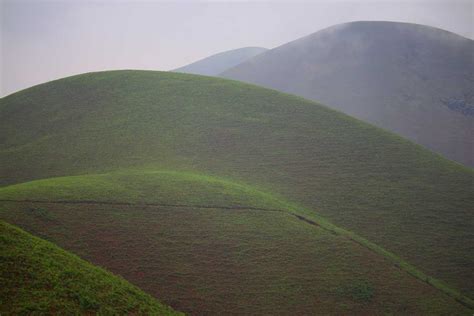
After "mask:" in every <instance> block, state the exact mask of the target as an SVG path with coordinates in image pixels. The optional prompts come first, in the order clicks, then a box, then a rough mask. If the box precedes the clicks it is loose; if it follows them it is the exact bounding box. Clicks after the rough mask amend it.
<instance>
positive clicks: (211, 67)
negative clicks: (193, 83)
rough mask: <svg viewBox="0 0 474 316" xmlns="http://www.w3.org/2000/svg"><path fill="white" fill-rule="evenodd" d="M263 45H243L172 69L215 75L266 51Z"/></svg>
mask: <svg viewBox="0 0 474 316" xmlns="http://www.w3.org/2000/svg"><path fill="white" fill-rule="evenodd" d="M266 50H267V49H266V48H263V47H243V48H238V49H232V50H229V51H225V52H222V53H218V54H214V55H212V56H209V57H206V58H204V59H201V60H198V61H196V62H193V63H191V64H189V65H186V66H183V67H180V68H178V69H175V70H173V71H176V72H183V73H189V74H196V75H205V76H217V75H218V74H220V73H221V72H223V71H226V70H227V69H230V68H232V67H235V66H237V65H238V64H240V63H243V62H244V61H246V60H248V59H250V58H252V57H254V56H256V55H258V54H261V53H263V52H264V51H266Z"/></svg>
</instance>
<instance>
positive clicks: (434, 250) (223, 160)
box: [0, 71, 474, 297]
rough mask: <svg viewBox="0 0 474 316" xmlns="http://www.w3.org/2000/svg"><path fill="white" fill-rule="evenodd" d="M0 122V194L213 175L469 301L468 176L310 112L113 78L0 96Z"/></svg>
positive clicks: (254, 91)
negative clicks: (59, 180) (180, 174)
mask: <svg viewBox="0 0 474 316" xmlns="http://www.w3.org/2000/svg"><path fill="white" fill-rule="evenodd" d="M341 93H343V92H341ZM0 123H1V124H0V144H1V145H0V168H1V169H0V174H1V175H2V179H1V184H2V185H3V186H7V185H10V184H16V183H21V182H26V181H30V180H34V179H44V178H50V177H54V176H70V175H79V174H91V173H101V172H106V171H116V170H122V169H124V168H127V169H128V168H132V169H133V168H134V169H139V170H177V171H193V172H198V173H201V174H208V175H214V176H219V177H222V178H225V179H230V180H231V181H238V182H243V183H247V184H250V185H252V186H254V187H256V188H259V189H263V191H266V192H271V193H272V194H273V195H275V196H278V197H282V198H284V199H285V200H287V201H289V202H293V203H296V204H298V205H300V206H302V207H303V208H304V209H305V211H304V212H305V214H306V215H308V216H311V214H313V215H314V214H318V215H322V216H324V217H325V218H327V219H329V220H330V221H331V222H333V223H334V224H336V225H339V226H341V227H343V228H345V229H348V230H350V231H353V232H354V233H356V234H358V235H360V236H362V237H364V238H366V239H368V240H370V241H371V242H374V243H376V244H378V245H379V246H382V247H383V248H385V249H387V250H389V251H391V252H392V253H395V254H396V255H398V256H399V257H401V258H403V259H405V260H406V261H408V262H409V263H411V264H413V265H414V266H416V267H418V268H419V269H420V270H422V271H423V272H425V273H426V274H428V275H431V276H433V277H436V278H438V279H441V280H443V281H445V282H446V283H447V284H449V285H450V286H451V287H453V288H456V289H459V290H461V291H462V292H463V293H464V294H466V295H469V296H471V297H473V296H474V288H473V284H474V275H473V274H472V271H471V263H472V262H473V261H474V253H473V252H472V251H471V250H472V249H471V248H470V247H471V246H470V245H472V244H473V243H474V233H473V232H474V224H473V221H472V213H473V208H472V205H474V198H473V196H472V186H473V179H474V177H473V172H472V170H470V169H467V168H465V167H462V166H460V165H458V164H456V163H453V162H450V161H448V160H446V159H443V158H441V157H440V156H437V155H435V154H433V153H431V152H429V151H427V150H425V149H423V148H421V147H420V146H417V145H415V144H413V143H411V142H408V141H406V140H404V139H402V138H399V137H397V136H394V135H393V134H390V133H387V132H384V131H382V130H380V129H377V128H375V127H372V126H370V125H368V124H365V123H362V122H360V121H357V120H355V119H352V118H350V117H348V116H345V115H343V114H340V113H337V112H334V111H332V110H329V109H327V108H326V107H323V106H321V105H318V104H316V103H314V102H310V101H307V100H304V99H301V98H298V97H294V96H290V95H286V94H282V93H278V92H276V91H273V90H268V89H263V88H259V87H255V86H252V85H247V84H243V83H238V82H234V81H227V80H222V79H215V78H208V77H200V76H192V75H184V74H175V73H163V72H147V71H113V72H101V73H92V74H84V75H80V76H74V77H70V78H65V79H62V80H58V81H54V82H50V83H47V84H43V85H39V86H36V87H33V88H31V89H27V90H24V91H21V92H19V93H15V94H13V95H10V96H8V97H5V98H3V99H1V100H0Z"/></svg>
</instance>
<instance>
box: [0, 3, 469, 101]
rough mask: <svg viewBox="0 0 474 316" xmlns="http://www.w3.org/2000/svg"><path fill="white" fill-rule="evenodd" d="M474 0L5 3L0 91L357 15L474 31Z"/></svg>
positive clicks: (168, 64)
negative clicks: (473, 26) (473, 20)
mask: <svg viewBox="0 0 474 316" xmlns="http://www.w3.org/2000/svg"><path fill="white" fill-rule="evenodd" d="M472 9H473V5H472V2H470V1H451V0H450V1H396V2H394V1H331V2H329V1H316V2H300V3H294V2H261V1H260V2H243V1H235V2H226V3H223V2H204V1H179V2H174V3H172V2H161V1H145V2H132V1H129V2H127V1H120V2H115V1H114V2H112V1H10V0H3V1H2V2H1V25H0V26H1V31H0V34H1V37H0V38H1V41H0V44H1V56H0V59H1V82H0V95H1V96H5V95H8V94H11V93H13V92H16V91H18V90H21V89H24V88H27V87H30V86H33V85H36V84H39V83H43V82H47V81H50V80H54V79H58V78H62V77H65V76H71V75H74V74H79V73H84V72H91V71H101V70H112V69H150V70H170V69H175V68H178V67H181V66H183V65H186V64H188V63H190V62H193V61H196V60H198V59H201V58H204V57H207V56H209V55H212V54H215V53H218V52H222V51H226V50H229V49H235V48H239V47H246V46H258V47H265V48H274V47H277V46H279V45H282V44H284V43H286V42H288V41H291V40H294V39H296V38H299V37H302V36H305V35H308V34H311V33H313V32H316V31H318V30H321V29H324V28H326V27H329V26H332V25H335V24H339V23H344V22H350V21H357V20H389V21H400V22H411V23H419V24H425V25H430V26H434V27H438V28H442V29H445V30H448V31H451V32H454V33H457V34H460V35H462V36H464V37H468V38H473V30H472V19H473V13H472V12H473V10H472Z"/></svg>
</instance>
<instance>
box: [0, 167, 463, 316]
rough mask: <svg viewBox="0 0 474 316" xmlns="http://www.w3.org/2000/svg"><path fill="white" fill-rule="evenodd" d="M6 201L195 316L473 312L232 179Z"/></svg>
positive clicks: (79, 183) (52, 186) (155, 180)
mask: <svg viewBox="0 0 474 316" xmlns="http://www.w3.org/2000/svg"><path fill="white" fill-rule="evenodd" d="M0 199H1V200H2V203H1V206H0V215H1V216H2V217H3V218H5V219H7V220H8V221H11V222H14V223H18V224H20V225H22V226H23V227H25V228H26V229H28V230H30V231H33V232H35V233H37V234H42V235H45V236H46V237H47V238H48V239H51V240H53V241H55V242H57V243H58V244H60V245H61V246H63V247H65V248H67V249H69V250H71V251H73V252H75V253H77V254H79V255H80V256H82V257H84V258H86V259H88V260H90V261H91V262H93V263H95V264H98V265H101V266H105V267H107V268H109V269H110V270H111V271H113V272H114V273H117V274H120V275H122V276H124V277H125V278H126V279H128V280H130V281H131V282H133V283H134V284H137V285H138V286H140V287H141V288H142V289H144V290H145V291H147V292H148V293H150V294H152V295H154V296H157V297H160V298H161V299H163V301H164V302H166V303H168V304H170V305H172V306H173V307H175V308H177V309H180V310H183V311H185V312H189V313H191V314H207V315H208V314H213V315H222V314H238V315H249V314H259V315H261V314H272V315H274V314H281V315H294V314H312V313H314V312H315V311H318V312H319V313H321V314H327V313H335V314H344V313H350V314H354V313H360V314H380V313H409V314H430V315H432V314H466V315H467V314H469V310H468V309H467V308H465V307H463V305H461V304H458V303H457V302H456V301H455V300H454V299H453V298H455V299H458V300H459V301H460V302H463V303H464V304H469V301H464V300H463V298H462V297H458V296H457V294H456V293H448V292H445V293H443V292H442V291H439V290H438V289H437V288H436V287H434V286H433V285H435V283H433V282H437V281H435V280H434V279H431V278H429V277H428V276H426V275H423V274H422V273H421V274H420V272H419V271H416V268H414V267H411V266H409V265H407V264H406V263H404V262H402V261H400V260H399V259H398V258H392V259H390V258H388V257H385V256H384V255H380V254H379V253H378V252H377V250H376V249H375V248H371V247H370V245H368V244H367V241H364V240H361V239H357V238H355V239H354V236H352V235H350V234H349V233H348V232H344V231H342V230H340V229H338V228H336V227H333V226H332V225H330V224H329V223H327V222H325V221H324V220H322V219H321V218H318V217H316V218H314V220H312V219H309V218H307V217H305V216H303V215H301V214H302V213H301V211H298V210H299V209H300V208H299V207H297V206H295V205H291V204H289V203H287V202H285V201H283V200H280V199H279V198H277V197H275V196H273V195H271V194H269V193H267V192H262V191H260V190H258V189H257V188H255V187H251V186H248V185H245V184H242V183H235V182H232V181H229V180H226V179H220V178H216V177H209V176H206V175H201V174H195V173H188V172H176V171H150V170H147V171H143V170H142V171H138V170H130V171H120V172H114V173H108V174H95V175H85V176H71V177H59V178H50V179H45V180H37V181H32V182H27V183H22V184H18V185H13V186H8V187H5V188H2V189H0ZM290 236H291V238H289V237H290ZM361 243H362V244H361ZM402 265H403V266H402ZM414 276H415V277H414ZM446 294H448V295H446ZM452 294H454V295H452ZM450 296H451V297H450Z"/></svg>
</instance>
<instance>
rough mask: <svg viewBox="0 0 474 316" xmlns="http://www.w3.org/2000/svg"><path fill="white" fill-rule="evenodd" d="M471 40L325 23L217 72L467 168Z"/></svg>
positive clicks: (473, 98)
mask: <svg viewBox="0 0 474 316" xmlns="http://www.w3.org/2000/svg"><path fill="white" fill-rule="evenodd" d="M473 51H474V41H472V40H470V39H467V38H464V37H462V36H459V35H456V34H453V33H450V32H447V31H444V30H440V29H436V28H433V27H428V26H423V25H416V24H409V23H395V22H382V21H361V22H352V23H346V24H341V25H336V26H332V27H329V28H327V29H324V30H321V31H319V32H316V33H314V34H311V35H308V36H306V37H303V38H300V39H297V40H295V41H292V42H290V43H287V44H284V45H282V46H280V47H277V48H274V49H271V50H269V51H266V52H265V53H263V54H260V55H258V56H256V57H255V58H252V59H249V60H248V61H246V62H244V63H242V64H240V65H237V66H236V67H234V68H232V69H229V70H227V71H225V72H224V73H223V74H222V76H224V77H226V78H231V79H237V80H242V81H246V82H250V83H254V84H258V85H261V86H265V87H269V88H273V89H278V90H280V91H284V92H288V93H292V94H296V95H300V96H302V97H305V98H308V99H312V100H316V101H318V102H322V103H323V104H326V105H328V106H330V107H332V108H334V109H337V110H340V111H343V112H345V113H347V114H349V115H351V116H354V117H357V118H360V119H362V120H364V121H367V122H370V123H372V124H375V125H377V126H380V127H382V128H385V129H388V130H391V131H394V132H396V133H397V134H399V135H402V136H403V137H407V138H409V139H411V140H412V141H414V142H416V143H418V144H421V145H423V146H425V147H427V148H429V149H431V150H433V151H435V152H438V153H440V154H442V155H443V156H445V157H447V158H449V159H452V160H455V161H458V162H460V163H462V164H465V165H467V166H471V167H474V140H473V137H472V135H473V134H474V116H473V113H474V92H473V89H472V85H473V82H474V59H473V58H472V52H473Z"/></svg>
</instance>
